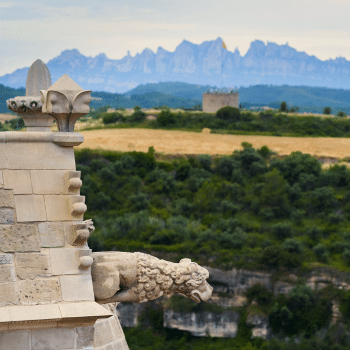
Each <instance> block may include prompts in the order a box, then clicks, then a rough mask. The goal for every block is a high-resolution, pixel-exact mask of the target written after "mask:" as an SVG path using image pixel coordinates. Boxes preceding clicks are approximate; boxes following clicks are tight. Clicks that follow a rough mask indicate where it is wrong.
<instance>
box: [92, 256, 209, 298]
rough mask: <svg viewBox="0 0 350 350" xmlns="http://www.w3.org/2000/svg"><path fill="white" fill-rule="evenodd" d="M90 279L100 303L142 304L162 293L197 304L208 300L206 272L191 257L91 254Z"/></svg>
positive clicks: (207, 273)
mask: <svg viewBox="0 0 350 350" xmlns="http://www.w3.org/2000/svg"><path fill="white" fill-rule="evenodd" d="M92 258H93V261H94V262H93V264H92V269H91V273H92V281H93V287H94V293H95V298H96V301H97V302H98V303H100V304H105V303H111V302H125V301H131V302H136V303H143V302H146V301H148V300H154V299H157V298H159V297H161V296H162V295H167V296H171V295H172V294H180V295H183V296H186V297H187V298H190V299H192V300H194V301H196V302H197V303H199V302H200V301H207V300H209V299H210V297H211V294H212V290H213V288H212V287H211V286H210V285H209V284H208V282H207V281H206V280H207V278H208V277H209V272H208V270H206V269H205V268H203V267H201V266H199V265H198V264H196V263H195V262H191V260H190V259H182V260H181V261H180V262H179V263H172V262H169V261H165V260H160V259H158V258H156V257H154V256H151V255H148V254H143V253H125V252H98V253H93V254H92Z"/></svg>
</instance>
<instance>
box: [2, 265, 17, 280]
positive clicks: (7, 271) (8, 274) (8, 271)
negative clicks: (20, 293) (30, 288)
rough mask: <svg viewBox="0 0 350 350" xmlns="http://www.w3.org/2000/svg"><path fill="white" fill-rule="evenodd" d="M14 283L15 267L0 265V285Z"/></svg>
mask: <svg viewBox="0 0 350 350" xmlns="http://www.w3.org/2000/svg"><path fill="white" fill-rule="evenodd" d="M4 282H16V274H15V267H14V266H13V265H9V264H7V265H0V283H4Z"/></svg>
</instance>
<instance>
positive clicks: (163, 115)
mask: <svg viewBox="0 0 350 350" xmlns="http://www.w3.org/2000/svg"><path fill="white" fill-rule="evenodd" d="M157 124H158V125H159V126H161V127H166V126H174V125H175V124H176V117H175V114H174V113H171V111H170V110H169V109H168V108H163V109H162V111H161V112H160V113H159V114H158V117H157Z"/></svg>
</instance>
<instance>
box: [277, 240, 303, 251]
mask: <svg viewBox="0 0 350 350" xmlns="http://www.w3.org/2000/svg"><path fill="white" fill-rule="evenodd" d="M282 249H284V250H286V251H288V252H289V253H296V254H300V253H301V252H302V250H303V248H302V245H301V243H300V242H299V241H297V240H296V239H294V238H287V239H286V240H285V241H284V242H283V244H282Z"/></svg>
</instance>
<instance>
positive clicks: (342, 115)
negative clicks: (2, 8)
mask: <svg viewBox="0 0 350 350" xmlns="http://www.w3.org/2000/svg"><path fill="white" fill-rule="evenodd" d="M346 116H347V115H346V113H344V112H342V111H339V112H338V113H337V117H346Z"/></svg>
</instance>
